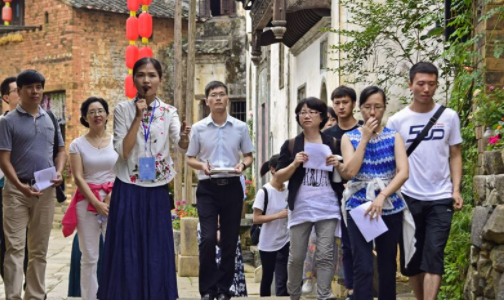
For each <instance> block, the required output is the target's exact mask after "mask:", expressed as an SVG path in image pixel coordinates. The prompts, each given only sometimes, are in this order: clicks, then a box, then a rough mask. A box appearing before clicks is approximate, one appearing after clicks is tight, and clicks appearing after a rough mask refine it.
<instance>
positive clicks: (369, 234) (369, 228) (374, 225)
mask: <svg viewBox="0 0 504 300" xmlns="http://www.w3.org/2000/svg"><path fill="white" fill-rule="evenodd" d="M370 205H371V201H368V202H366V203H364V204H362V205H360V206H357V207H356V208H354V209H352V210H351V211H350V215H351V216H352V219H353V220H354V222H355V224H356V225H357V227H358V228H359V230H360V232H361V233H362V236H364V238H365V239H366V241H367V242H368V243H369V242H370V241H372V240H374V239H375V238H377V237H378V236H380V235H381V234H383V233H384V232H387V230H388V228H387V225H385V222H383V219H382V218H381V216H380V218H378V219H376V218H375V219H372V220H371V218H370V217H369V215H367V216H364V213H365V212H366V210H367V209H368V208H369V206H370Z"/></svg>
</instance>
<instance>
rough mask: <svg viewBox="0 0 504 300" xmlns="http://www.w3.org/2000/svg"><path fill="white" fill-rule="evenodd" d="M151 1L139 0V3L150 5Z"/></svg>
mask: <svg viewBox="0 0 504 300" xmlns="http://www.w3.org/2000/svg"><path fill="white" fill-rule="evenodd" d="M151 3H152V0H140V4H142V5H150V4H151Z"/></svg>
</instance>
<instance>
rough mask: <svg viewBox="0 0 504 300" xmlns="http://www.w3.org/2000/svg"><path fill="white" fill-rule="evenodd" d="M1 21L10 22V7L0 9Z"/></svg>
mask: <svg viewBox="0 0 504 300" xmlns="http://www.w3.org/2000/svg"><path fill="white" fill-rule="evenodd" d="M2 20H4V21H6V22H10V21H12V7H10V6H7V5H6V6H4V7H3V8H2ZM151 28H152V19H151Z"/></svg>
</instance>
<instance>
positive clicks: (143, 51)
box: [138, 46, 152, 59]
mask: <svg viewBox="0 0 504 300" xmlns="http://www.w3.org/2000/svg"><path fill="white" fill-rule="evenodd" d="M144 57H152V49H151V48H150V47H147V46H145V47H142V48H140V50H139V51H138V59H142V58H144Z"/></svg>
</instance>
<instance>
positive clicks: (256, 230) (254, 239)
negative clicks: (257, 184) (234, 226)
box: [250, 187, 268, 246]
mask: <svg viewBox="0 0 504 300" xmlns="http://www.w3.org/2000/svg"><path fill="white" fill-rule="evenodd" d="M262 190H263V191H264V210H263V212H262V215H263V216H264V215H265V214H266V209H268V190H267V189H266V188H265V187H263V188H262ZM261 227H262V224H253V225H252V227H251V228H250V242H251V243H252V245H254V246H255V245H257V244H259V235H260V234H261Z"/></svg>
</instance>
